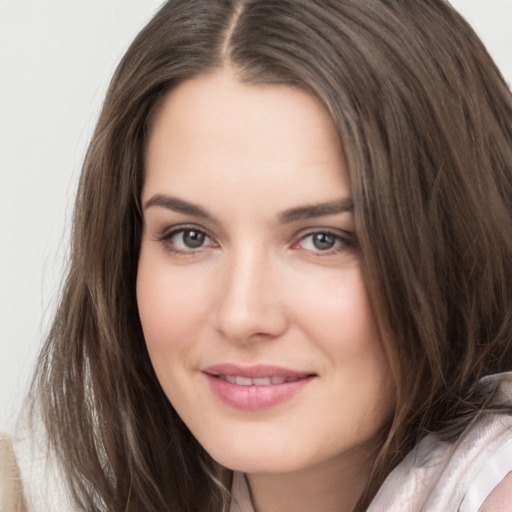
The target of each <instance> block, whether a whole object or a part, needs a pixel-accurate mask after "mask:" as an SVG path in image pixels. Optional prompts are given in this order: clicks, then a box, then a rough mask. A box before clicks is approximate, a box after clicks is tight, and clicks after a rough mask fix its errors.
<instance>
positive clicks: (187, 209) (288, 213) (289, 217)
mask: <svg viewBox="0 0 512 512" xmlns="http://www.w3.org/2000/svg"><path fill="white" fill-rule="evenodd" d="M153 206H160V207H163V208H167V209H169V210H172V211H175V212H178V213H183V214H185V215H191V216H193V217H199V218H201V219H207V220H210V221H213V222H218V221H217V220H216V219H215V217H214V216H213V215H212V214H211V213H209V212H208V211H207V210H205V209H204V208H202V207H201V206H198V205H196V204H194V203H189V202H188V201H184V200H183V199H178V198H177V197H171V196H166V195H162V194H156V195H154V196H153V197H151V199H149V200H148V202H147V203H146V205H145V206H144V210H146V209H148V208H151V207H153ZM353 209H354V204H353V201H352V199H351V198H349V197H347V198H342V199H337V200H334V201H329V202H327V203H317V204H312V205H307V206H299V207H297V208H291V209H289V210H285V211H284V212H281V213H280V214H279V217H278V218H279V223H280V224H290V223H292V222H296V221H299V220H303V219H311V218H315V217H323V216H326V215H336V214H340V213H344V212H351V211H353Z"/></svg>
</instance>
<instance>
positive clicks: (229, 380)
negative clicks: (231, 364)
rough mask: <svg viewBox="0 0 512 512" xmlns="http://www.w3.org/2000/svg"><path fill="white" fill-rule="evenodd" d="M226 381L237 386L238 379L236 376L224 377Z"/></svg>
mask: <svg viewBox="0 0 512 512" xmlns="http://www.w3.org/2000/svg"><path fill="white" fill-rule="evenodd" d="M224 380H226V381H227V382H231V384H236V377H235V376H234V375H224Z"/></svg>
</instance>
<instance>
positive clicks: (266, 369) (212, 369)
mask: <svg viewBox="0 0 512 512" xmlns="http://www.w3.org/2000/svg"><path fill="white" fill-rule="evenodd" d="M202 372H203V373H207V374H209V375H235V376H239V377H247V378H250V379H257V378H262V377H284V378H290V377H294V378H300V377H309V376H312V375H315V373H314V372H308V371H297V370H291V369H289V368H283V367H281V366H274V365H267V364H259V365H253V366H243V365H238V364H233V363H223V364H215V365H213V366H208V367H207V368H204V369H203V370H202Z"/></svg>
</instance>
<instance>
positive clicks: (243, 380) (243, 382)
mask: <svg viewBox="0 0 512 512" xmlns="http://www.w3.org/2000/svg"><path fill="white" fill-rule="evenodd" d="M217 378H219V379H222V380H225V381H227V382H231V384H237V385H238V386H272V385H274V384H284V383H285V382H295V381H297V380H299V379H300V378H301V377H258V378H255V379H251V378H250V377H243V376H241V375H217Z"/></svg>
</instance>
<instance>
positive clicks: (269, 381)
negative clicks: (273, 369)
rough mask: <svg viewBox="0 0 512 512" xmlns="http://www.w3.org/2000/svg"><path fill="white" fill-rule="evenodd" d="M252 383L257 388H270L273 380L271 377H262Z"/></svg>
mask: <svg viewBox="0 0 512 512" xmlns="http://www.w3.org/2000/svg"><path fill="white" fill-rule="evenodd" d="M252 383H253V384H254V385H255V386H270V384H272V379H271V378H270V377H260V378H258V379H252Z"/></svg>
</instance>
